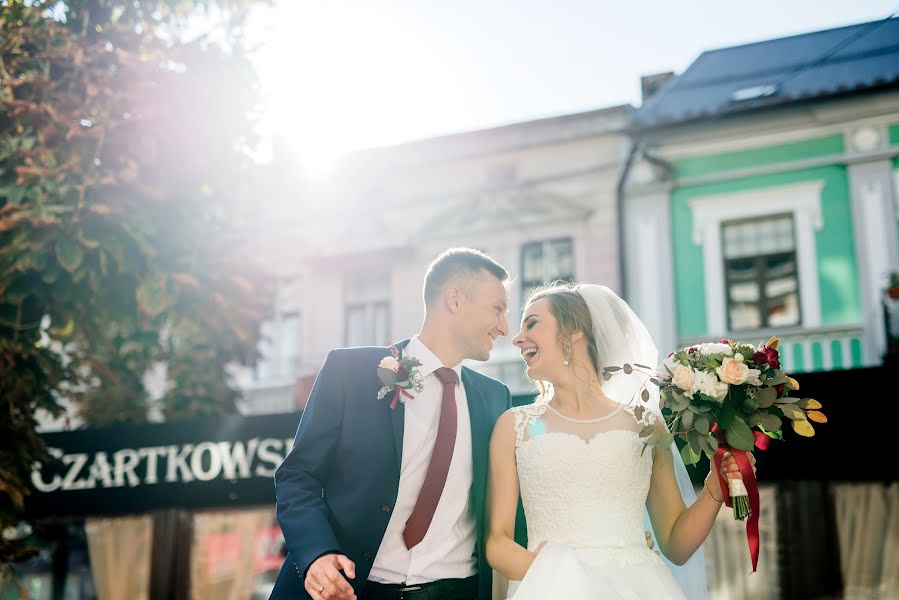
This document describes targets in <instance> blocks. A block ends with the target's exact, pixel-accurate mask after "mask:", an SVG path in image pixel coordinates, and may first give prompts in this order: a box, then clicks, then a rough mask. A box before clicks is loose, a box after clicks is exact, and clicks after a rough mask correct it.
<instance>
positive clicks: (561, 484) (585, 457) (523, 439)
mask: <svg viewBox="0 0 899 600" xmlns="http://www.w3.org/2000/svg"><path fill="white" fill-rule="evenodd" d="M513 411H514V412H515V431H516V435H517V438H516V450H515V456H516V460H517V463H518V478H519V483H520V487H521V498H522V503H523V504H524V511H525V516H526V519H527V530H528V549H529V550H532V551H533V550H535V549H536V548H537V547H538V546H539V545H540V543H541V542H543V541H546V542H547V544H546V546H545V547H544V548H543V549H542V550H541V551H540V553H539V554H538V555H537V558H536V560H535V561H534V563H533V564H532V566H531V568H530V569H529V570H528V572H527V574H526V575H525V577H524V579H523V580H522V581H521V582H520V583H519V582H510V586H509V598H510V600H547V599H549V598H564V599H602V600H609V599H628V600H630V599H635V600H636V599H643V598H651V599H653V600H665V599H670V600H674V599H678V600H682V599H684V598H685V596H684V592H683V591H682V590H681V588H680V587H679V585H678V583H677V581H676V580H675V579H674V577H673V576H672V573H671V571H670V569H669V568H668V566H667V565H666V564H665V562H663V560H662V559H661V558H660V557H659V556H658V555H657V554H656V553H655V552H654V551H653V550H650V548H649V547H648V545H647V543H646V533H645V529H644V519H643V517H644V507H645V503H646V496H647V493H648V491H649V482H650V476H651V475H652V450H651V449H649V448H647V449H646V451H644V450H643V438H641V437H640V436H639V432H640V430H642V429H643V427H645V426H646V425H647V424H650V423H652V422H653V421H654V419H655V416H653V414H652V413H648V412H647V413H646V414H644V415H643V419H642V420H638V419H637V418H636V416H635V415H634V414H633V413H632V412H631V409H630V408H629V407H625V406H623V405H619V408H618V409H617V410H616V411H615V412H613V413H612V414H610V415H608V416H607V417H604V418H601V419H595V420H590V421H581V420H574V419H570V418H568V417H566V416H564V415H562V414H561V413H559V412H558V411H556V410H554V409H553V408H552V407H551V406H549V404H545V403H544V404H532V405H528V406H522V407H518V408H515V409H513Z"/></svg>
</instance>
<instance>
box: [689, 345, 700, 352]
mask: <svg viewBox="0 0 899 600" xmlns="http://www.w3.org/2000/svg"><path fill="white" fill-rule="evenodd" d="M698 351H699V348H697V347H696V346H690V349H689V350H687V354H696V353H697V352H698Z"/></svg>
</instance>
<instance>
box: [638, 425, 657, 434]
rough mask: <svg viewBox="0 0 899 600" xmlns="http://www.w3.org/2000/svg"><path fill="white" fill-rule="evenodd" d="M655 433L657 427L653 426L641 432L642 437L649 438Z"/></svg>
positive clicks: (648, 426)
mask: <svg viewBox="0 0 899 600" xmlns="http://www.w3.org/2000/svg"><path fill="white" fill-rule="evenodd" d="M654 431H655V427H653V426H652V425H647V426H646V427H644V428H643V429H642V430H640V437H649V436H651V435H652V434H653V432H654Z"/></svg>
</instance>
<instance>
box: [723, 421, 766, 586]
mask: <svg viewBox="0 0 899 600" xmlns="http://www.w3.org/2000/svg"><path fill="white" fill-rule="evenodd" d="M726 452H730V453H731V455H732V456H733V457H734V460H736V461H737V466H738V467H740V474H741V475H742V476H743V485H745V486H746V491H747V492H748V494H749V509H750V511H751V512H750V513H749V517H748V518H747V520H746V541H747V542H748V544H749V554H750V556H751V558H752V572H753V573H755V572H756V568H757V566H758V563H759V487H758V484H757V483H756V480H755V473H753V472H752V464H751V463H750V462H749V453H748V452H746V451H745V450H734V449H733V448H731V447H730V446H728V445H727V443H726V442H725V441H724V436H723V435H722V436H719V438H718V450H717V451H716V452H715V457H714V459H715V473H716V474H717V475H718V483H719V484H720V485H721V491H722V492H723V493H724V504H725V505H726V506H727V507H728V508H731V507H732V506H733V504H732V503H731V500H730V490H729V488H728V486H727V478H726V477H725V476H724V475H722V474H721V462H722V461H723V460H724V454H725V453H726Z"/></svg>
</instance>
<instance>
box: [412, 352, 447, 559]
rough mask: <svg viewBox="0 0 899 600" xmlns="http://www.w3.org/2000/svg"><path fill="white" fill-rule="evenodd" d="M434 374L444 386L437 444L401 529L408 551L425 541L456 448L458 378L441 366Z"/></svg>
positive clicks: (435, 443)
mask: <svg viewBox="0 0 899 600" xmlns="http://www.w3.org/2000/svg"><path fill="white" fill-rule="evenodd" d="M434 375H436V376H437V379H439V380H440V381H441V383H443V401H442V402H441V404H440V424H439V425H437V441H435V442H434V452H433V453H432V454H431V462H430V464H429V465H428V472H427V474H426V475H425V482H424V483H423V484H422V486H421V491H420V492H418V500H416V501H415V508H414V509H412V514H411V515H409V520H408V521H406V528H405V529H404V530H403V541H405V542H406V548H409V549H410V550H411V549H412V548H413V547H415V546H416V545H417V544H418V543H419V542H420V541H421V540H423V539H424V537H425V533H427V531H428V527H430V525H431V519H433V518H434V511H435V510H437V502H439V501H440V494H442V493H443V487H444V486H445V485H446V475H447V473H449V466H450V462H451V461H452V459H453V446H455V445H456V421H457V415H456V382H457V381H459V378H458V376H457V375H456V372H455V371H453V370H452V369H448V368H446V367H440V368H439V369H437V370H436V371H434Z"/></svg>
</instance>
